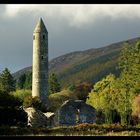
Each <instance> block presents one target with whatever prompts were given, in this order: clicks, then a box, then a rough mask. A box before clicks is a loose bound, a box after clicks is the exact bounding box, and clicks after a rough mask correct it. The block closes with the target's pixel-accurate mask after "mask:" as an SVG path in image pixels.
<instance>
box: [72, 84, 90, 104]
mask: <svg viewBox="0 0 140 140" xmlns="http://www.w3.org/2000/svg"><path fill="white" fill-rule="evenodd" d="M70 89H71V88H70ZM91 89H92V84H90V83H88V82H83V83H80V84H77V85H76V86H75V87H74V89H73V91H74V93H75V95H76V96H77V98H78V99H79V100H83V101H84V102H86V99H87V96H88V93H89V92H90V91H91Z"/></svg>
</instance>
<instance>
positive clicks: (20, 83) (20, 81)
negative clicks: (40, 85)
mask: <svg viewBox="0 0 140 140" xmlns="http://www.w3.org/2000/svg"><path fill="white" fill-rule="evenodd" d="M25 80H26V74H25V73H24V74H22V75H21V76H20V77H19V79H18V81H17V88H18V89H23V88H24V84H25Z"/></svg>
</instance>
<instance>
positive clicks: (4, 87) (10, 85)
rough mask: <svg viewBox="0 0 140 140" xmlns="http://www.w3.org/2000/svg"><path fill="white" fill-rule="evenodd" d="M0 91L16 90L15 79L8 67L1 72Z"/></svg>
mask: <svg viewBox="0 0 140 140" xmlns="http://www.w3.org/2000/svg"><path fill="white" fill-rule="evenodd" d="M0 91H2V92H6V93H9V92H10V91H15V80H14V78H13V76H12V75H11V73H10V71H9V70H8V68H5V70H4V71H2V73H1V74H0Z"/></svg>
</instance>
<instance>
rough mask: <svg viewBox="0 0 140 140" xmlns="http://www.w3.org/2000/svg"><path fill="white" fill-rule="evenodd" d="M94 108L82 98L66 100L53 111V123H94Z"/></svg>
mask: <svg viewBox="0 0 140 140" xmlns="http://www.w3.org/2000/svg"><path fill="white" fill-rule="evenodd" d="M95 121H96V110H95V109H94V108H93V107H92V106H90V105H88V104H86V103H85V102H84V101H82V100H67V101H65V102H64V103H63V104H62V106H61V107H60V108H59V109H58V110H57V111H56V112H55V116H54V124H55V125H75V124H78V123H95Z"/></svg>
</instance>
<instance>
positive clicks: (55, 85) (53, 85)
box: [49, 73, 61, 94]
mask: <svg viewBox="0 0 140 140" xmlns="http://www.w3.org/2000/svg"><path fill="white" fill-rule="evenodd" d="M60 90H61V86H60V83H59V82H58V80H57V77H56V75H55V74H54V73H52V74H50V75H49V94H53V93H56V92H60Z"/></svg>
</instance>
